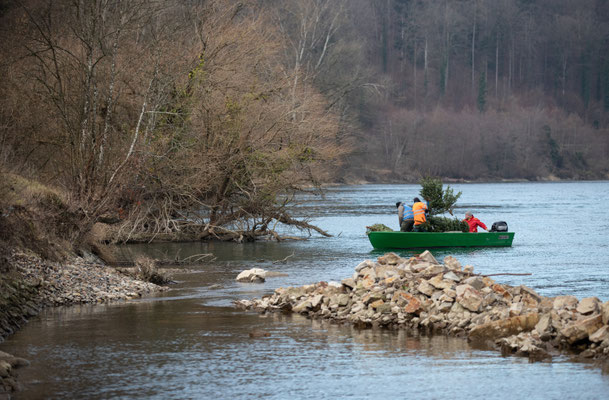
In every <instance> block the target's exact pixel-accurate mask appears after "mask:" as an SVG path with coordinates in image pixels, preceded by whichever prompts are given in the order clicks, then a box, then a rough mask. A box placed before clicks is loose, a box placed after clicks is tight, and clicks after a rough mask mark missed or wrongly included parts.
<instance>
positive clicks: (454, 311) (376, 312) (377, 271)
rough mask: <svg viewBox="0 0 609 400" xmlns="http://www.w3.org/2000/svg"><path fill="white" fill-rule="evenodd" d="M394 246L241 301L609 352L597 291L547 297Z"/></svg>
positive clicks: (605, 310)
mask: <svg viewBox="0 0 609 400" xmlns="http://www.w3.org/2000/svg"><path fill="white" fill-rule="evenodd" d="M443 261H444V262H443V263H439V262H438V261H437V260H436V259H435V258H434V257H433V255H432V254H431V253H429V252H428V251H426V252H424V253H423V254H422V255H421V256H419V257H412V258H409V259H405V258H401V257H399V256H398V255H396V254H394V253H388V254H386V255H384V256H381V257H379V258H378V259H377V260H376V261H372V260H366V261H364V262H362V263H360V264H359V265H358V266H357V267H356V268H355V273H354V274H353V276H352V277H348V278H346V279H343V280H342V281H341V282H340V283H338V282H329V283H328V282H318V283H316V284H311V285H306V286H302V287H288V288H278V289H276V290H275V292H274V294H272V295H268V296H263V297H262V298H260V299H253V300H240V301H237V302H235V304H236V306H237V307H238V308H241V309H245V310H255V311H258V312H292V313H298V314H302V315H306V316H308V317H310V318H317V319H327V320H330V321H333V322H337V323H350V324H353V325H356V326H359V327H364V328H366V327H385V328H390V329H406V330H417V331H422V332H424V333H433V334H446V335H451V336H458V337H464V338H467V339H468V340H469V341H471V342H476V343H481V344H483V345H485V346H490V347H492V348H495V349H497V350H499V351H501V352H502V353H503V354H506V355H507V354H515V355H520V356H526V357H529V358H530V359H532V360H540V359H551V358H552V357H553V356H556V355H559V354H569V355H574V356H576V357H578V358H582V359H592V360H598V361H600V362H601V363H603V364H604V365H606V363H607V362H608V360H609V325H608V324H609V301H608V302H605V303H602V302H601V301H600V300H599V299H598V298H596V297H589V298H585V299H582V300H578V299H577V298H576V297H574V296H557V297H544V296H540V295H539V294H538V293H537V292H536V291H535V290H533V289H531V288H528V287H526V286H523V285H520V286H516V287H512V286H509V285H505V284H500V283H497V282H495V281H494V280H493V279H492V278H490V277H489V276H483V275H478V274H474V270H473V267H472V266H465V267H462V266H461V264H460V263H459V261H457V260H456V259H455V258H454V257H451V256H447V257H445V258H444V260H443Z"/></svg>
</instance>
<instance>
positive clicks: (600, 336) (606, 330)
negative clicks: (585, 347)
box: [589, 325, 609, 343]
mask: <svg viewBox="0 0 609 400" xmlns="http://www.w3.org/2000/svg"><path fill="white" fill-rule="evenodd" d="M589 339H590V341H591V342H594V343H600V342H603V341H605V340H609V326H607V325H605V326H603V327H602V328H600V329H598V330H597V331H596V332H594V333H593V334H592V335H590V337H589Z"/></svg>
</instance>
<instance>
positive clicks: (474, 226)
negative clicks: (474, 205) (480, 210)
mask: <svg viewBox="0 0 609 400" xmlns="http://www.w3.org/2000/svg"><path fill="white" fill-rule="evenodd" d="M463 221H465V222H467V225H469V231H470V232H478V227H480V228H482V229H484V230H485V231H487V232H488V229H487V228H486V225H484V222H482V221H480V220H479V219H478V218H476V217H474V214H472V212H471V211H467V212H466V213H465V219H464V220H463Z"/></svg>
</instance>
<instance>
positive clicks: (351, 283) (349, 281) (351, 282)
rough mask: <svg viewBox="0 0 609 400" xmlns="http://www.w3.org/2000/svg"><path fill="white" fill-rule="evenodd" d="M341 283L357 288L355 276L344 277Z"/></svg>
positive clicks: (350, 287)
mask: <svg viewBox="0 0 609 400" xmlns="http://www.w3.org/2000/svg"><path fill="white" fill-rule="evenodd" d="M341 284H343V285H344V286H346V287H348V288H349V289H353V288H355V279H353V278H346V279H343V280H342V281H341Z"/></svg>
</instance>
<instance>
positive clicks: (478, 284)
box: [463, 276, 486, 290]
mask: <svg viewBox="0 0 609 400" xmlns="http://www.w3.org/2000/svg"><path fill="white" fill-rule="evenodd" d="M463 283H464V284H467V285H470V286H472V287H473V288H474V289H476V290H481V289H482V288H484V287H485V286H486V285H485V284H484V280H483V279H482V277H480V276H472V277H469V278H467V279H464V280H463Z"/></svg>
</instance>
